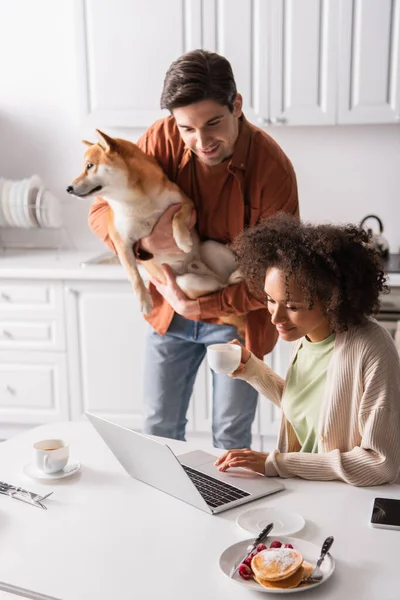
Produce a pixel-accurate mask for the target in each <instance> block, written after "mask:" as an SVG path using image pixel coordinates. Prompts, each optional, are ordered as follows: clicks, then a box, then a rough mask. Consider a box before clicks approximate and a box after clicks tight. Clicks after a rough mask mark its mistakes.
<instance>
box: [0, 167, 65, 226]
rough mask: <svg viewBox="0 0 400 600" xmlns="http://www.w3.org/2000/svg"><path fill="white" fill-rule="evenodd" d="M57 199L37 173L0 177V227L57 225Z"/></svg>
mask: <svg viewBox="0 0 400 600" xmlns="http://www.w3.org/2000/svg"><path fill="white" fill-rule="evenodd" d="M61 225H62V219H61V207H60V202H59V200H58V198H56V196H54V194H52V193H51V192H50V190H48V189H46V188H45V187H44V185H43V183H42V181H41V180H40V178H39V177H38V176H37V175H33V176H32V177H30V178H29V179H22V180H20V181H12V180H11V179H1V178H0V227H22V228H24V229H28V228H33V227H61Z"/></svg>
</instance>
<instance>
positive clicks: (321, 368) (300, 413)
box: [282, 333, 335, 452]
mask: <svg viewBox="0 0 400 600" xmlns="http://www.w3.org/2000/svg"><path fill="white" fill-rule="evenodd" d="M334 346H335V334H334V333H332V334H331V335H330V336H329V337H327V338H326V339H325V340H322V342H310V341H309V340H308V339H307V338H304V339H303V340H302V343H301V346H300V348H299V350H298V352H297V355H296V358H295V360H294V362H293V364H292V365H291V367H290V369H289V372H288V376H287V382H286V388H285V393H284V395H283V398H282V410H283V412H284V414H285V417H286V418H287V420H288V421H289V422H290V424H291V425H292V427H293V429H294V431H295V433H296V435H297V437H298V440H299V442H300V444H301V452H318V437H317V434H318V421H319V414H320V410H321V405H322V401H323V398H324V395H325V387H326V374H327V370H328V366H329V363H330V360H331V358H332V354H333V348H334Z"/></svg>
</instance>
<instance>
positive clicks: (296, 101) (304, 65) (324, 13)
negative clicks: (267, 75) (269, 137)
mask: <svg viewBox="0 0 400 600" xmlns="http://www.w3.org/2000/svg"><path fill="white" fill-rule="evenodd" d="M271 23H272V24H273V27H272V29H271V48H270V53H271V57H270V72H271V107H270V119H271V122H272V123H281V124H285V123H287V124H288V125H326V124H334V123H335V118H336V115H335V106H336V64H337V62H336V61H337V35H338V6H337V0H302V2H298V1H296V0H271Z"/></svg>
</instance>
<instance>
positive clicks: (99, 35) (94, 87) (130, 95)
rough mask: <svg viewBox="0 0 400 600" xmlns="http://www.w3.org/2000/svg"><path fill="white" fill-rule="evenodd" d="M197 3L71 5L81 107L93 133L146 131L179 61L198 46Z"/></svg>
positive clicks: (86, 0)
mask: <svg viewBox="0 0 400 600" xmlns="http://www.w3.org/2000/svg"><path fill="white" fill-rule="evenodd" d="M199 6H200V0H194V1H192V0H169V1H168V2H163V1H161V0H146V2H140V1H139V0H133V1H127V0H112V1H111V0H102V1H101V2H98V1H97V0H76V23H77V44H78V61H79V73H80V78H81V90H82V95H83V97H82V103H83V105H84V106H85V109H84V110H85V113H86V116H87V124H88V125H90V126H92V127H93V129H94V128H98V127H104V126H107V127H108V126H110V127H111V126H112V127H147V126H148V125H150V124H151V123H152V122H153V121H155V120H156V119H158V118H160V117H162V116H165V115H166V114H167V112H166V111H161V110H160V107H159V104H160V96H161V90H162V84H163V81H164V76H165V73H166V71H167V69H168V67H169V65H170V64H171V63H172V61H173V60H175V59H176V58H177V57H178V56H180V55H181V54H183V53H184V52H185V51H186V50H188V49H190V48H197V47H199V46H200V45H201V37H200V22H199V21H198V11H197V10H196V9H198V7H199Z"/></svg>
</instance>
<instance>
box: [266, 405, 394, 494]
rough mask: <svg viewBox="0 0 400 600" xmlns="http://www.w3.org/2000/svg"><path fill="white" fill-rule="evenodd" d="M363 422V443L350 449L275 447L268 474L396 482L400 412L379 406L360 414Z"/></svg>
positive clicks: (364, 483)
mask: <svg viewBox="0 0 400 600" xmlns="http://www.w3.org/2000/svg"><path fill="white" fill-rule="evenodd" d="M360 421H361V426H362V428H363V436H362V441H361V444H360V446H356V447H355V448H353V449H352V450H350V451H348V452H340V450H339V449H337V450H332V451H331V452H326V453H325V452H322V453H318V454H316V453H315V454H314V453H311V454H310V453H306V452H287V453H280V452H279V450H274V451H273V452H271V454H269V455H268V457H267V460H266V461H265V475H267V476H269V477H276V476H277V475H279V476H280V477H296V476H297V477H302V478H303V479H315V480H319V481H329V480H332V479H340V480H342V481H345V482H346V483H349V484H351V485H357V486H367V485H381V484H383V483H388V482H391V481H395V480H396V478H397V477H398V475H399V470H400V414H398V413H397V412H393V411H391V410H388V409H384V408H377V409H375V410H372V411H370V412H369V413H368V414H365V415H361V417H360Z"/></svg>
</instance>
